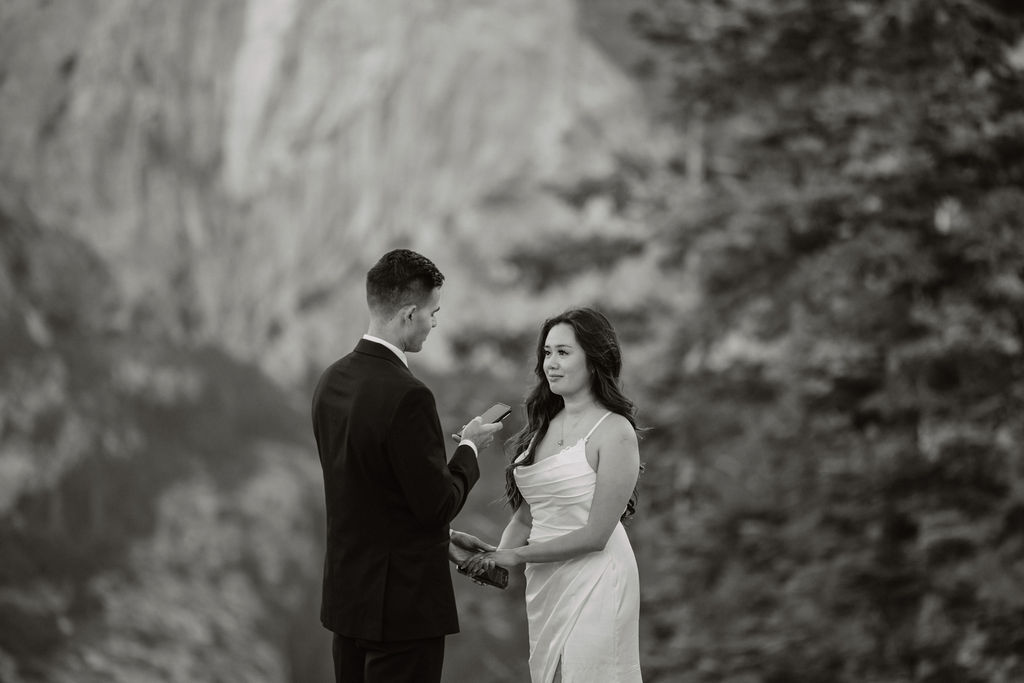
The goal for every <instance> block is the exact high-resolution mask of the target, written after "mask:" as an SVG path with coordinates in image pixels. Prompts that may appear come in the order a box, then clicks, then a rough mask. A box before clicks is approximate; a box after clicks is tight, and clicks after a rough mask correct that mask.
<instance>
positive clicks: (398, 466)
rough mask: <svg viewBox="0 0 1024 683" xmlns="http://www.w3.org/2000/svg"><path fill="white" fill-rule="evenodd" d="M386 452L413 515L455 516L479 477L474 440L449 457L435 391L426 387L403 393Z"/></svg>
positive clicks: (441, 520)
mask: <svg viewBox="0 0 1024 683" xmlns="http://www.w3.org/2000/svg"><path fill="white" fill-rule="evenodd" d="M387 454H388V459H389V460H390V462H391V466H392V469H393V471H394V472H395V476H396V477H397V478H398V482H399V485H400V486H401V488H402V493H403V494H404V496H405V499H406V500H407V501H408V503H409V507H410V509H411V510H412V512H413V515H415V517H416V519H418V520H420V521H421V522H423V523H424V524H428V525H431V524H445V525H446V524H448V523H449V522H451V521H452V519H454V518H455V516H456V515H457V514H459V511H460V510H462V506H463V504H465V502H466V496H467V495H468V494H469V491H470V489H471V488H473V485H474V484H476V482H477V480H478V479H479V478H480V468H479V466H478V465H477V461H476V456H475V455H474V454H473V449H472V448H470V447H469V446H460V447H459V448H458V449H457V450H456V451H455V455H454V456H452V459H451V462H447V458H446V454H445V449H444V436H443V433H442V431H441V423H440V421H439V420H438V419H437V407H436V404H435V403H434V396H433V394H431V393H430V390H429V389H427V388H426V387H419V388H417V389H415V390H413V391H411V392H409V393H408V394H407V395H406V396H405V398H404V399H403V401H402V403H401V405H400V407H399V409H398V411H397V413H396V415H395V419H394V421H393V423H392V425H391V430H390V434H389V436H388V441H387Z"/></svg>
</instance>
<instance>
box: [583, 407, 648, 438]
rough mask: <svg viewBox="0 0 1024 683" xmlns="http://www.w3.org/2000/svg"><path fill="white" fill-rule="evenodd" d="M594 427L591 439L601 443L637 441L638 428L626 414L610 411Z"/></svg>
mask: <svg viewBox="0 0 1024 683" xmlns="http://www.w3.org/2000/svg"><path fill="white" fill-rule="evenodd" d="M605 415H606V416H605V417H604V418H603V419H602V420H601V423H600V424H599V425H597V427H596V428H595V429H594V433H593V434H592V435H591V437H590V438H591V440H592V441H593V440H596V441H597V442H598V443H599V444H601V443H612V442H620V441H634V442H635V441H636V440H637V439H636V430H635V429H633V425H632V423H630V421H629V419H628V418H627V417H626V416H625V415H621V414H619V413H616V412H609V413H606V414H605Z"/></svg>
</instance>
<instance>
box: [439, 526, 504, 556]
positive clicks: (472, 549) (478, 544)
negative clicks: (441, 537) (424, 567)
mask: <svg viewBox="0 0 1024 683" xmlns="http://www.w3.org/2000/svg"><path fill="white" fill-rule="evenodd" d="M494 549H495V547H494V546H493V545H490V544H489V543H484V542H483V541H481V540H480V539H479V538H477V537H476V536H473V535H471V534H467V533H463V532H461V531H455V532H452V538H451V541H450V542H449V543H448V559H449V560H450V561H452V562H454V563H455V564H462V563H463V562H465V561H466V560H468V559H469V558H471V557H473V556H474V555H476V554H477V553H482V552H488V551H491V550H494Z"/></svg>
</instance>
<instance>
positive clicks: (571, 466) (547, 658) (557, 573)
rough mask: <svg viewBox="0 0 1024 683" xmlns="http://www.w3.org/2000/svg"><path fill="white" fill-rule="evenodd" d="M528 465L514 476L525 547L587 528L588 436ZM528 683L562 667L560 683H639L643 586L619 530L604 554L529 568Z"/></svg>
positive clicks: (539, 682)
mask: <svg viewBox="0 0 1024 683" xmlns="http://www.w3.org/2000/svg"><path fill="white" fill-rule="evenodd" d="M610 414H611V413H606V414H605V415H604V416H602V417H601V419H600V420H598V422H597V424H595V425H594V427H593V428H592V429H591V430H590V432H588V433H587V435H586V436H585V437H583V438H582V439H580V440H579V441H577V442H576V443H575V444H573V445H571V446H567V447H566V448H564V449H562V450H561V451H559V452H558V453H556V454H555V455H552V456H550V457H547V458H544V459H543V460H541V461H539V462H536V463H534V464H533V465H521V466H519V467H516V468H515V470H514V471H515V478H516V484H517V485H518V486H519V490H520V491H521V492H522V494H523V498H524V499H525V500H526V501H527V502H528V503H529V504H530V512H531V515H532V517H533V528H532V530H531V532H530V539H529V542H530V543H541V542H543V541H547V540H550V539H552V538H556V537H558V536H562V535H564V534H567V533H569V532H570V531H572V530H574V529H578V528H580V527H582V526H584V525H585V524H586V523H587V518H588V517H589V515H590V505H591V503H592V502H593V499H594V488H595V486H596V484H597V473H596V472H594V470H593V468H592V467H591V466H590V463H588V462H587V458H586V444H587V441H588V440H589V439H590V436H591V434H593V433H594V430H595V429H597V427H598V425H600V424H601V422H603V421H604V419H605V418H606V417H608V415H610ZM525 573H526V614H527V618H528V621H529V631H530V679H531V681H532V682H533V683H550V682H551V681H552V680H553V678H554V675H555V671H556V670H557V669H558V665H559V661H561V667H562V668H561V671H562V682H563V683H598V682H599V683H639V682H640V681H641V678H640V652H639V650H640V647H639V642H640V633H639V626H640V624H639V620H640V581H639V575H638V573H637V567H636V558H635V557H634V555H633V549H632V547H630V544H629V538H628V537H627V536H626V530H625V529H623V528H622V524H621V523H620V524H616V525H615V530H614V531H613V532H612V535H611V537H610V538H609V539H608V544H607V545H606V546H605V548H604V550H600V551H598V552H593V553H589V554H587V555H583V556H581V557H577V558H574V559H572V560H566V561H564V562H540V563H527V565H526V570H525Z"/></svg>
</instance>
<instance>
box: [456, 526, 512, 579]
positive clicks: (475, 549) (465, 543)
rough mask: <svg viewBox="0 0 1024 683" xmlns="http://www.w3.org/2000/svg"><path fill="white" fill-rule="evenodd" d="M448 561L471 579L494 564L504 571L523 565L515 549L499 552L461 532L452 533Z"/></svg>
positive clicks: (493, 547) (504, 549)
mask: <svg viewBox="0 0 1024 683" xmlns="http://www.w3.org/2000/svg"><path fill="white" fill-rule="evenodd" d="M448 559H449V560H451V561H452V562H454V563H455V564H456V565H458V566H459V567H460V568H463V569H465V570H466V571H467V572H468V573H469V575H470V576H471V577H473V576H477V575H479V574H482V573H484V572H486V571H487V570H488V569H491V568H493V567H494V565H496V564H497V565H501V566H502V567H505V568H506V569H508V568H509V567H518V566H519V565H521V564H523V560H522V559H521V558H520V557H519V554H518V552H517V551H516V549H515V548H502V549H501V550H499V549H498V548H497V547H495V546H493V545H491V544H489V543H485V542H483V541H481V540H480V539H479V538H477V537H476V536H473V535H471V534H467V533H464V532H461V531H453V532H452V537H451V542H450V543H449V544H448ZM477 583H480V582H479V581H477ZM481 585H483V584H481Z"/></svg>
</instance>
